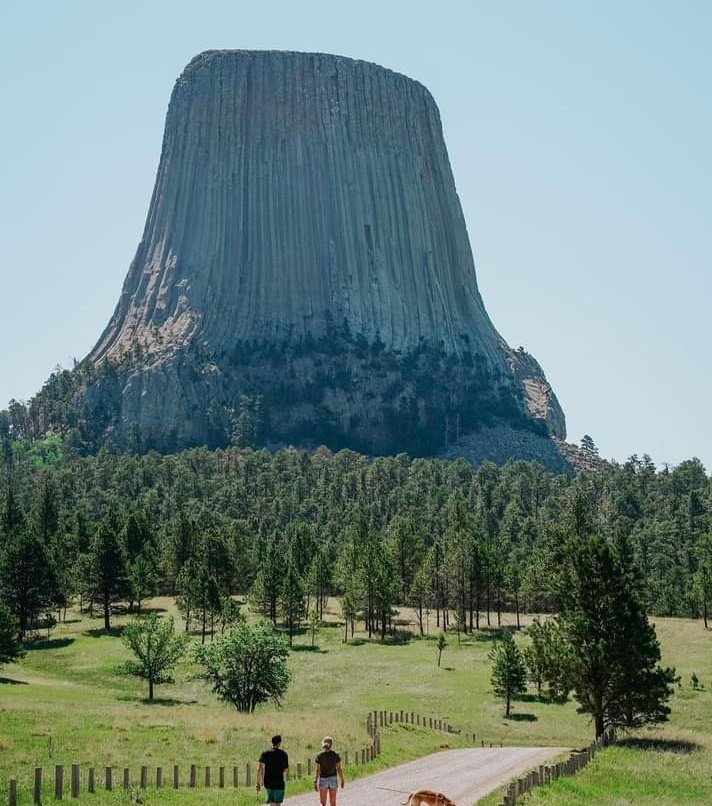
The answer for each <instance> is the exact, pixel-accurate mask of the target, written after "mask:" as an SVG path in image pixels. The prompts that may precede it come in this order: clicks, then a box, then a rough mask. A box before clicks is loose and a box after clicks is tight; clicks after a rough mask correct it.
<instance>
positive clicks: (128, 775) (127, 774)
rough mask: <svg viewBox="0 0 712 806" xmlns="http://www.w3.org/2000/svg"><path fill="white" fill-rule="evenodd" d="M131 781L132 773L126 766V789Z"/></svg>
mask: <svg viewBox="0 0 712 806" xmlns="http://www.w3.org/2000/svg"><path fill="white" fill-rule="evenodd" d="M130 783H131V773H130V772H129V768H128V767H124V789H128V788H129V784H130Z"/></svg>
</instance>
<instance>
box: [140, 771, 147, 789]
mask: <svg viewBox="0 0 712 806" xmlns="http://www.w3.org/2000/svg"><path fill="white" fill-rule="evenodd" d="M147 785H148V767H146V766H142V767H141V777H140V778H139V786H140V787H141V789H145V788H146V786H147Z"/></svg>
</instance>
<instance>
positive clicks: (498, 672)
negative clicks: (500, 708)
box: [489, 632, 527, 718]
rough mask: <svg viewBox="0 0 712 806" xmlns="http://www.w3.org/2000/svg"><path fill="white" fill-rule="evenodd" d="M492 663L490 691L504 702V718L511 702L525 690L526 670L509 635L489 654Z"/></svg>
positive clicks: (519, 653) (504, 636)
mask: <svg viewBox="0 0 712 806" xmlns="http://www.w3.org/2000/svg"><path fill="white" fill-rule="evenodd" d="M489 658H490V660H491V661H492V690H493V691H494V693H495V695H496V696H497V697H501V698H502V699H503V700H504V702H505V710H504V715H505V717H507V718H509V715H510V713H511V711H512V700H513V699H514V698H515V697H516V696H517V695H519V694H523V693H524V692H525V691H526V690H527V670H526V666H525V665H524V658H523V657H522V653H521V652H520V650H519V647H518V646H517V645H516V644H515V643H514V638H512V636H511V634H510V633H508V632H507V633H505V634H504V635H503V636H502V641H501V642H498V643H496V644H495V645H494V646H493V647H492V649H491V650H490V652H489Z"/></svg>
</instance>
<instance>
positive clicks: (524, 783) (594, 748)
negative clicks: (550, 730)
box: [501, 728, 615, 806]
mask: <svg viewBox="0 0 712 806" xmlns="http://www.w3.org/2000/svg"><path fill="white" fill-rule="evenodd" d="M613 741H615V731H614V730H613V729H612V728H610V729H609V730H607V731H606V732H605V733H604V734H603V735H602V736H599V737H598V738H597V739H596V741H595V742H592V743H591V744H590V745H589V746H588V747H587V748H586V749H585V750H574V751H573V752H572V753H571V755H570V756H569V758H568V759H567V760H566V761H560V762H559V763H558V764H549V765H543V764H542V765H540V766H539V769H537V770H531V771H530V772H528V773H527V774H526V775H522V776H521V777H519V778H517V779H516V780H514V781H512V782H511V783H510V784H509V786H508V787H507V790H506V792H505V795H504V797H503V798H502V802H501V806H515V804H516V803H517V798H519V797H520V796H521V795H525V794H526V793H527V792H531V790H532V789H534V788H535V787H537V786H542V785H543V784H548V783H551V782H552V781H556V780H557V779H558V778H563V777H564V776H567V775H575V774H576V773H577V772H579V770H582V769H583V768H584V767H585V766H586V765H587V764H588V763H589V761H591V759H592V758H593V757H594V756H595V755H596V753H597V752H598V751H599V750H600V749H601V748H602V747H606V746H607V745H609V744H611V742H613Z"/></svg>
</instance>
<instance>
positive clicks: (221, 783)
mask: <svg viewBox="0 0 712 806" xmlns="http://www.w3.org/2000/svg"><path fill="white" fill-rule="evenodd" d="M218 786H219V787H220V789H225V767H220V768H219V769H218Z"/></svg>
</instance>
